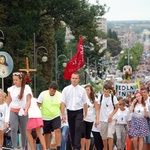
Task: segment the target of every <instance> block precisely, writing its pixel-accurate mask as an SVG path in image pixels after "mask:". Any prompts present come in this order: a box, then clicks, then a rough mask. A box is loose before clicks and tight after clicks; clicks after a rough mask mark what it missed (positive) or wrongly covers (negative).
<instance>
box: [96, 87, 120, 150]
mask: <svg viewBox="0 0 150 150" xmlns="http://www.w3.org/2000/svg"><path fill="white" fill-rule="evenodd" d="M110 90H111V87H110V85H108V84H105V85H104V87H103V94H102V95H100V96H99V98H98V104H99V107H100V124H101V125H100V133H101V136H102V140H103V145H104V148H103V149H104V150H107V149H109V150H113V134H114V132H115V120H114V118H113V116H114V114H115V113H116V112H117V110H118V100H117V97H116V96H114V95H111V94H110Z"/></svg>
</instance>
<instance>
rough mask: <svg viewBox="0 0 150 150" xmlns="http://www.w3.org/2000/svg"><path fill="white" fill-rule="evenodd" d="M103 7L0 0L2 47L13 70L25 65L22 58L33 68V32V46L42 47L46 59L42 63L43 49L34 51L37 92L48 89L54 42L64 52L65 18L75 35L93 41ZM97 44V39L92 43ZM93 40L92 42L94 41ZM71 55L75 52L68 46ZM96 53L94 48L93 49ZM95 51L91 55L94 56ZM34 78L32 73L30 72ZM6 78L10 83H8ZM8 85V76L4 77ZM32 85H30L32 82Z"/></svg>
mask: <svg viewBox="0 0 150 150" xmlns="http://www.w3.org/2000/svg"><path fill="white" fill-rule="evenodd" d="M105 8H106V6H102V5H99V4H97V5H90V4H89V3H88V1H86V0H65V1H62V0H47V1H45V0H36V1H33V0H21V1H20V0H14V1H12V0H7V1H6V0H2V1H1V3H0V20H1V22H0V26H1V29H2V30H3V32H4V33H5V41H4V48H3V49H2V50H4V51H6V52H8V53H9V54H10V55H11V56H12V58H13V61H14V70H13V71H18V70H19V69H20V68H25V67H26V66H25V57H28V58H29V63H30V68H33V67H34V66H33V55H34V47H33V33H35V35H36V41H35V48H38V47H39V46H44V47H46V48H47V50H48V62H46V63H42V62H41V57H42V55H43V51H42V50H39V51H38V52H37V69H38V71H37V90H38V91H37V93H39V92H40V91H41V90H44V89H47V87H48V85H49V82H51V81H52V80H53V79H54V78H55V76H54V70H55V68H54V58H55V57H54V56H55V43H56V41H57V44H58V55H59V54H62V53H63V54H66V55H67V56H68V55H70V53H69V54H68V51H66V49H65V46H66V45H65V29H64V27H63V25H62V24H61V23H62V21H64V22H65V23H66V24H67V26H68V27H70V29H71V30H72V33H73V35H74V36H75V43H77V42H78V39H79V36H80V35H84V36H87V38H88V40H87V42H88V43H90V42H92V43H94V42H95V40H94V37H95V36H96V35H97V31H96V21H95V19H96V17H97V16H102V15H103V14H105V12H106V11H105ZM95 43H96V42H95ZM95 43H94V44H95ZM71 51H72V55H73V54H74V53H75V52H76V46H75V48H71ZM96 52H97V51H96ZM96 52H95V54H94V55H96ZM31 76H32V77H33V74H31ZM8 81H9V82H8ZM6 82H8V83H9V84H8V85H7V87H8V86H11V84H12V82H11V76H10V77H8V78H7V79H6ZM31 86H33V85H32V84H31Z"/></svg>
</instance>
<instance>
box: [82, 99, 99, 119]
mask: <svg viewBox="0 0 150 150" xmlns="http://www.w3.org/2000/svg"><path fill="white" fill-rule="evenodd" d="M95 101H96V102H97V101H98V100H97V99H96V98H95ZM87 104H88V111H87V116H86V118H85V119H84V120H85V121H87V122H94V120H95V116H96V114H95V107H94V103H91V101H90V100H88V103H87Z"/></svg>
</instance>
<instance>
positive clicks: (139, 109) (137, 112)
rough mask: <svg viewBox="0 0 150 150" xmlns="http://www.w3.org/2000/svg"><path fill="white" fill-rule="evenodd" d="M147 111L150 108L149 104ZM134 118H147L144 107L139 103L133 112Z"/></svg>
mask: <svg viewBox="0 0 150 150" xmlns="http://www.w3.org/2000/svg"><path fill="white" fill-rule="evenodd" d="M145 107H146V109H147V111H148V106H147V103H146V106H145ZM132 117H137V118H143V117H145V113H144V107H143V105H142V104H139V103H137V104H136V105H135V107H134V109H133V112H132Z"/></svg>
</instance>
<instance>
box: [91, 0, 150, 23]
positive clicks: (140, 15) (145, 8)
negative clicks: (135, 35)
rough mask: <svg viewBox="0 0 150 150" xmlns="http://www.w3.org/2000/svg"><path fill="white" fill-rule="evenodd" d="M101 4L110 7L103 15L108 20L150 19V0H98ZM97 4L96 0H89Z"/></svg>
mask: <svg viewBox="0 0 150 150" xmlns="http://www.w3.org/2000/svg"><path fill="white" fill-rule="evenodd" d="M98 1H99V4H100V5H103V4H106V5H107V6H108V7H110V9H109V12H107V13H106V14H105V15H103V16H102V17H104V18H107V20H108V21H114V20H115V21H118V20H150V11H149V6H150V0H98ZM89 3H91V4H95V3H96V0H89Z"/></svg>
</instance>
